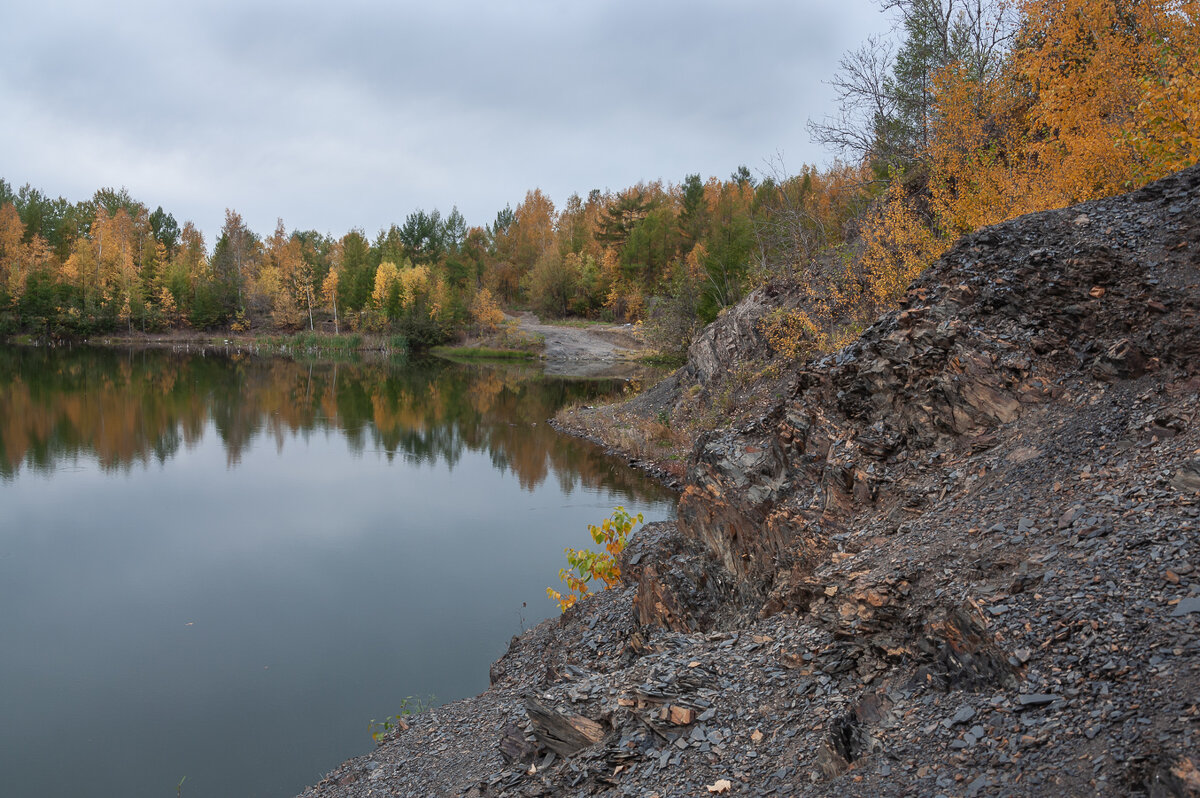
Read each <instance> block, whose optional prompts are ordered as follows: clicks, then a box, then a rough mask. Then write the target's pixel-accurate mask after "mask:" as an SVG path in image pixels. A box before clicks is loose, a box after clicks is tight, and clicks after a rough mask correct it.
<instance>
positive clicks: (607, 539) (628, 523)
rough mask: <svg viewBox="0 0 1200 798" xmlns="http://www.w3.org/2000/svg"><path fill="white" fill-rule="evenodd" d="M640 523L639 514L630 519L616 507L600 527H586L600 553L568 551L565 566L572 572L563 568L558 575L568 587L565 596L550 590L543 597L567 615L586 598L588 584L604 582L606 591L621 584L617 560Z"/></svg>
mask: <svg viewBox="0 0 1200 798" xmlns="http://www.w3.org/2000/svg"><path fill="white" fill-rule="evenodd" d="M640 523H642V514H641V513H638V514H637V515H630V514H629V513H627V512H625V508H624V507H615V508H613V513H612V515H611V516H610V517H608V518H605V519H604V522H603V523H602V524H601V525H600V526H596V525H594V524H588V533H589V534H590V535H591V536H592V540H594V541H595V542H596V543H597V544H603V546H604V549H603V551H599V552H596V551H591V550H590V549H570V548H568V549H567V550H566V553H567V562H568V563H569V564H570V566H571V569H567V568H563V569H562V570H560V571H559V572H558V577H559V579H561V580H562V581H564V582H566V583H567V595H566V596H564V595H563V594H561V593H559V592H558V591H557V590H555V589H554V588H552V587H548V588H546V595H547V596H549V597H550V598H551V599H553V600H554V601H557V602H558V608H559V609H560V610H562V611H563V612H566V611H567V610H568V609H570V608H571V607H573V606H574V605H575V602H576V601H578V600H579V599H581V598H583V597H584V596H586V595H588V593H589V592H590V590H589V587H588V584H589V583H590V582H592V581H594V580H597V579H599V580H600V581H602V582H604V589H605V590H608V589H609V588H610V587H616V586H617V585H618V584H620V582H621V565H620V563H619V562H618V561H617V559H618V558H619V557H620V556H621V552H622V551H624V550H625V545H626V544H627V543H628V542H629V535H630V533H631V532H632V531H633V528H634V527H635V526H636V525H637V524H640Z"/></svg>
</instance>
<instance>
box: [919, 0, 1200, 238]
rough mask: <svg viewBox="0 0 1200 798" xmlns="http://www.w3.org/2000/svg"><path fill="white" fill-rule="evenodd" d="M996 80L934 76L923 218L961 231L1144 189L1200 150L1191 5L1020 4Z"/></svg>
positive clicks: (1197, 33) (1194, 5)
mask: <svg viewBox="0 0 1200 798" xmlns="http://www.w3.org/2000/svg"><path fill="white" fill-rule="evenodd" d="M1021 11H1022V15H1023V21H1024V27H1023V35H1022V38H1021V40H1020V43H1019V45H1018V47H1017V48H1016V49H1015V51H1014V52H1013V54H1012V56H1011V57H1010V59H1009V61H1008V63H1007V64H1006V65H1005V67H1004V68H1003V69H1002V70H1001V71H1000V72H999V73H998V74H996V75H992V76H989V77H986V78H984V79H982V80H974V79H972V78H971V77H970V76H969V75H968V72H967V71H966V70H965V69H962V68H957V67H954V66H952V67H950V68H948V69H947V70H945V71H944V72H943V73H942V74H940V75H939V76H937V79H936V102H937V120H936V122H935V125H934V136H933V143H932V145H931V152H930V158H931V165H932V179H931V189H932V194H933V209H934V212H935V214H936V215H937V217H938V218H939V220H940V222H941V224H942V226H943V227H944V228H945V229H946V230H947V231H948V232H954V233H960V232H966V231H969V230H973V229H975V228H977V227H980V226H983V225H987V224H993V223H995V222H999V221H1003V220H1004V219H1008V218H1011V217H1013V216H1017V215H1020V214H1022V213H1027V212H1031V211H1037V210H1044V209H1049V208H1058V207H1064V206H1066V205H1070V204H1074V203H1077V202H1082V201H1085V200H1089V199H1095V198H1097V197H1102V196H1108V195H1111V194H1115V193H1118V192H1120V191H1124V190H1127V189H1129V188H1131V187H1134V186H1138V185H1142V184H1144V183H1146V182H1148V181H1149V180H1153V179H1156V178H1158V177H1162V176H1163V175H1165V174H1168V173H1170V172H1172V171H1175V170H1177V169H1180V168H1183V167H1184V166H1187V165H1189V164H1190V163H1194V162H1195V160H1196V157H1197V151H1198V149H1200V110H1198V109H1200V2H1197V0H1147V1H1146V2H1140V3H1129V2H1123V1H1122V2H1118V0H1025V2H1023V3H1022V5H1021Z"/></svg>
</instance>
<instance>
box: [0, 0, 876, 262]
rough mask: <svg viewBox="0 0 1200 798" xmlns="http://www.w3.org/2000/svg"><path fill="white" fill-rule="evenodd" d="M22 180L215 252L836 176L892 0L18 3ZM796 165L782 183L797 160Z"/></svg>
mask: <svg viewBox="0 0 1200 798" xmlns="http://www.w3.org/2000/svg"><path fill="white" fill-rule="evenodd" d="M4 6H5V7H4V8H3V10H0V108H3V109H4V111H3V116H4V119H3V124H0V177H3V178H4V179H6V180H7V181H8V182H9V183H10V184H11V185H12V186H13V187H14V188H15V187H18V186H21V185H24V184H25V183H29V184H31V185H32V186H33V187H35V188H38V189H40V190H42V191H43V192H45V193H46V194H49V195H50V196H63V197H65V198H67V199H68V200H70V201H73V202H74V201H78V200H83V199H87V198H90V197H91V195H92V194H93V193H94V192H95V191H96V189H98V188H101V187H112V188H120V187H125V188H126V189H127V190H128V191H129V193H130V194H131V195H132V196H133V197H134V198H135V199H137V200H139V201H141V202H142V203H144V204H145V205H146V206H148V207H149V208H151V209H153V208H155V207H157V206H159V205H161V206H162V207H163V208H164V209H165V210H167V211H170V212H171V213H173V214H174V215H175V217H176V219H177V220H178V221H179V222H180V223H181V224H182V223H183V222H184V221H185V220H191V221H193V222H194V223H195V224H196V225H197V226H198V227H199V228H200V229H201V230H202V231H204V232H205V234H206V239H207V241H208V243H209V245H210V246H211V245H212V241H213V236H215V234H216V233H217V231H218V230H219V229H220V226H221V224H222V221H223V218H224V213H225V209H226V208H232V209H234V210H236V211H238V212H239V213H241V214H242V216H243V217H244V219H245V221H246V223H247V224H248V225H249V226H250V227H251V228H252V229H253V230H255V231H256V232H258V233H259V234H262V235H266V234H269V233H270V232H271V231H272V230H274V228H275V224H276V219H277V218H282V219H283V220H284V222H285V225H286V227H287V228H288V229H289V230H291V229H304V230H317V231H318V232H321V233H329V234H333V235H336V236H341V235H343V234H344V233H346V232H347V231H349V230H350V229H352V228H358V229H361V230H364V231H365V232H366V233H367V234H368V235H369V236H373V235H374V234H375V233H376V232H378V231H379V230H380V229H383V228H386V227H387V226H388V225H390V224H392V223H402V222H403V221H404V218H405V216H407V215H408V214H409V213H410V212H412V211H413V210H416V209H418V208H420V209H424V210H426V211H432V210H433V209H435V208H436V209H438V210H440V211H441V212H442V214H443V215H445V214H446V213H448V212H449V210H450V208H451V207H452V206H457V207H458V209H459V211H460V212H461V213H462V214H463V215H464V216H465V217H466V221H467V223H468V224H469V225H483V224H486V223H489V222H491V221H492V220H494V219H495V215H496V212H497V211H498V210H500V209H502V208H503V207H505V206H506V205H511V206H512V207H514V208H515V207H516V206H517V204H519V203H520V202H521V200H522V199H523V198H524V196H525V193H526V192H527V191H529V190H531V189H533V188H540V189H541V190H542V191H543V192H545V193H546V194H548V195H549V196H550V198H551V199H552V200H553V201H554V203H555V205H556V207H559V208H561V207H562V206H563V204H564V203H565V201H566V199H567V198H568V197H569V196H570V195H571V194H572V193H579V194H580V195H582V196H586V195H587V193H588V191H590V190H591V189H593V188H597V189H600V190H601V191H605V190H614V191H615V190H619V189H622V188H625V187H627V186H631V185H634V184H636V183H638V182H642V181H652V180H659V179H661V180H663V181H664V182H666V183H679V182H681V181H682V180H683V178H684V177H685V176H686V175H688V174H693V173H699V174H700V175H701V176H702V177H704V178H707V177H709V176H712V175H715V176H718V177H722V178H727V177H728V176H729V174H730V173H731V172H733V171H734V170H735V169H736V168H737V167H738V166H739V165H741V164H745V165H746V166H748V167H749V168H750V170H751V172H752V173H754V174H758V175H762V174H767V173H771V172H778V171H785V172H788V173H794V172H796V171H798V169H799V168H800V166H801V165H802V164H805V163H813V164H827V163H829V162H830V161H831V160H832V157H833V153H829V152H827V151H824V150H822V149H821V148H820V147H819V146H818V145H817V144H815V143H813V142H812V141H811V139H810V136H809V133H808V131H807V129H806V122H807V121H808V120H809V119H810V118H811V119H820V118H822V117H824V116H826V115H828V114H833V113H834V112H835V110H836V109H835V108H834V105H833V103H834V99H833V93H832V90H831V89H830V87H829V86H828V85H827V81H828V80H829V79H830V77H832V75H833V73H834V71H835V70H836V67H837V61H838V58H839V57H840V56H841V55H842V54H843V53H844V52H845V51H847V50H850V49H852V48H854V47H856V46H857V45H859V44H860V43H861V42H862V41H863V40H865V39H866V38H867V36H869V35H871V34H878V33H884V32H887V31H889V30H890V29H891V22H890V20H889V19H888V18H887V17H885V16H884V15H883V14H881V13H880V12H879V10H878V6H877V3H875V2H873V0H838V1H837V2H830V1H829V0H792V2H784V1H783V0H738V1H737V2H734V1H733V0H727V1H726V2H709V1H708V0H682V1H681V2H675V1H674V0H671V1H670V2H666V1H665V0H662V1H660V0H606V1H602V0H554V1H553V2H543V1H541V0H537V1H536V2H519V3H518V2H498V1H497V0H492V1H491V2H475V1H472V2H466V1H465V0H441V1H440V2H426V3H421V4H416V3H409V2H365V1H364V0H345V1H344V2H340V3H331V2H323V3H308V2H300V1H296V2H287V3H284V2H266V1H265V0H231V1H229V2H226V1H225V0H213V1H211V2H204V3H196V2H188V1H187V0H180V1H179V2H159V3H152V2H122V0H116V1H115V2H108V3H96V2H92V1H90V0H87V1H85V0H76V1H75V2H67V1H62V0H41V2H38V3H20V4H18V3H5V4H4ZM781 164H782V168H781V166H780V165H781Z"/></svg>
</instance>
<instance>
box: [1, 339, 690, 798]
mask: <svg viewBox="0 0 1200 798" xmlns="http://www.w3.org/2000/svg"><path fill="white" fill-rule="evenodd" d="M624 390H628V386H627V385H626V383H625V382H624V381H621V380H611V379H610V380H590V381H581V380H572V379H564V378H557V377H549V376H546V375H545V374H543V373H541V372H540V371H538V370H537V369H533V368H529V367H520V368H518V367H512V368H502V367H489V366H460V365H454V364H449V363H445V362H430V363H403V362H401V363H390V362H380V363H328V362H326V363H321V362H314V363H305V362H298V361H292V360H283V359H257V358H251V357H247V356H243V355H240V354H236V353H234V354H229V353H226V352H208V353H205V354H203V355H198V354H196V353H194V352H193V353H181V352H176V351H166V350H137V351H132V350H115V349H113V350H105V349H90V348H73V349H68V350H45V349H27V348H2V347H0V718H3V722H2V723H0V772H2V773H3V774H4V786H3V788H2V789H0V792H2V793H3V794H4V795H5V796H16V797H23V796H68V795H69V796H74V797H76V798H77V797H78V796H106V797H107V796H125V797H127V798H141V797H142V796H145V797H146V798H150V797H151V796H154V797H155V798H168V797H169V796H174V795H176V793H177V787H178V785H179V782H180V780H181V779H184V778H186V781H184V783H183V785H182V788H181V790H180V792H181V793H182V795H183V796H185V797H186V798H207V797H209V796H212V797H213V798H217V797H220V798H225V797H226V796H289V795H293V794H295V793H297V792H299V791H300V790H301V789H303V787H304V786H305V785H307V784H311V783H314V782H316V781H317V780H319V779H320V778H321V776H322V775H323V774H324V772H325V771H327V770H328V769H330V768H332V767H333V766H335V765H336V764H338V763H339V762H340V761H342V760H343V759H345V758H347V757H350V756H354V755H358V754H362V753H366V752H367V751H369V750H370V749H371V748H372V746H373V742H372V740H371V738H370V735H369V733H368V729H367V726H368V722H369V721H370V720H371V719H383V718H384V717H386V716H388V715H392V714H396V713H397V712H399V711H400V710H401V708H402V707H403V706H404V702H405V699H406V697H408V696H413V697H416V698H420V699H423V700H428V698H429V697H430V696H433V697H435V700H436V702H438V703H441V702H445V701H451V700H454V699H458V698H462V697H465V696H468V695H473V694H475V693H478V692H480V691H482V690H484V689H486V688H487V685H488V666H489V664H490V663H491V662H492V661H493V660H495V659H496V658H497V657H499V656H500V655H501V654H502V653H503V652H504V650H505V647H506V645H507V643H508V641H509V639H510V638H511V637H512V636H513V635H515V634H518V633H520V632H521V631H522V630H523V629H525V628H529V627H530V626H532V625H534V624H536V623H537V622H538V621H540V620H542V619H543V618H546V617H549V616H551V615H554V614H556V613H557V607H556V606H555V605H554V604H553V603H552V602H551V601H550V600H549V599H548V598H547V597H546V594H545V588H546V587H547V586H549V585H552V586H555V587H558V586H559V583H558V569H559V568H560V567H563V566H564V565H565V564H566V560H565V558H564V556H563V548H564V547H565V546H574V547H584V546H588V547H594V544H593V543H592V542H591V539H590V537H589V536H588V534H587V524H588V523H599V522H600V520H602V519H603V518H605V517H607V516H608V515H609V513H611V511H612V508H613V507H614V506H615V505H624V506H625V507H626V508H627V509H628V510H629V511H630V512H634V513H636V512H639V511H640V512H642V513H643V514H644V515H645V517H646V520H647V521H652V520H658V519H663V518H666V517H669V516H671V514H672V513H673V512H674V503H675V499H674V496H673V494H671V492H670V491H668V490H666V489H665V488H663V487H661V486H659V485H657V484H656V483H654V482H652V481H651V480H649V479H647V478H646V477H644V476H642V475H641V474H639V473H636V472H634V471H633V470H632V469H630V468H628V467H627V466H626V465H625V464H624V463H623V462H622V461H620V460H619V459H615V458H612V457H608V456H606V455H604V454H603V453H602V452H600V451H599V450H598V449H597V448H595V447H593V446H591V445H589V444H586V443H583V442H580V441H577V440H574V439H571V438H568V437H566V436H562V435H559V434H557V433H555V432H554V431H553V430H552V429H551V428H550V427H549V426H547V424H546V420H547V419H549V418H550V417H552V416H553V415H554V413H555V411H556V410H557V409H558V408H559V407H561V406H563V405H564V404H568V403H572V402H593V401H597V400H602V399H603V398H605V397H609V396H613V395H615V394H618V393H620V392H621V391H624Z"/></svg>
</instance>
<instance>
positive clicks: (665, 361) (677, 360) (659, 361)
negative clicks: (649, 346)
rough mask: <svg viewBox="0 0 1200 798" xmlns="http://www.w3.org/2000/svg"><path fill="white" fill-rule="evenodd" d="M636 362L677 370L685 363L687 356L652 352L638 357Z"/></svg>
mask: <svg viewBox="0 0 1200 798" xmlns="http://www.w3.org/2000/svg"><path fill="white" fill-rule="evenodd" d="M638 362H639V363H645V364H646V365H647V366H660V367H669V368H679V367H680V366H682V365H683V364H684V363H686V362H687V355H686V354H684V353H674V354H672V353H667V352H652V353H650V354H648V355H642V356H641V357H639V358H638Z"/></svg>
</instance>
